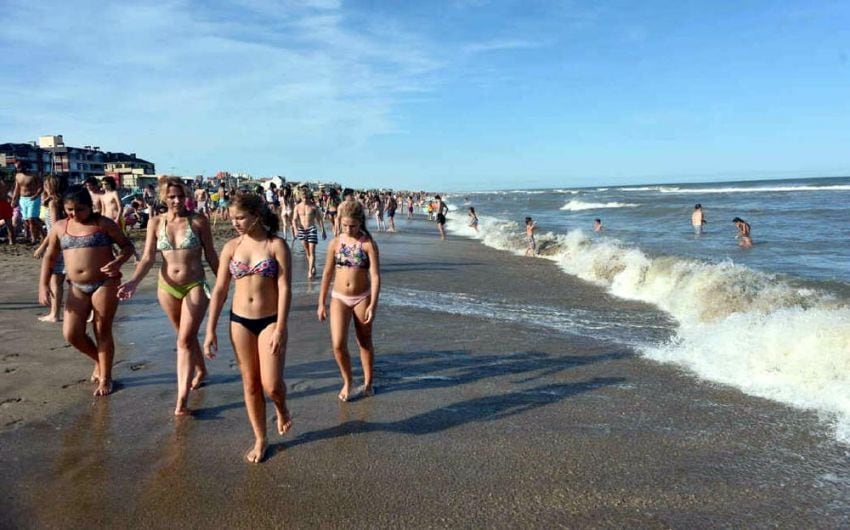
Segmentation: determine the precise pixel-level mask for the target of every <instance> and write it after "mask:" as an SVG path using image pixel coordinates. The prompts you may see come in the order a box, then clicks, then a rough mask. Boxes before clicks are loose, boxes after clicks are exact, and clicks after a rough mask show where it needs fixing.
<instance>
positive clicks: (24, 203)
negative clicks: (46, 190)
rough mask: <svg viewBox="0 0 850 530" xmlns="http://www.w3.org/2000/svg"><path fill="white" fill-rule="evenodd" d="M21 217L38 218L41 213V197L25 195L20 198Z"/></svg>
mask: <svg viewBox="0 0 850 530" xmlns="http://www.w3.org/2000/svg"><path fill="white" fill-rule="evenodd" d="M19 204H20V207H21V217H22V218H23V220H24V221H26V220H27V219H38V215H39V213H41V197H37V196H36V197H24V196H21V198H20V202H19Z"/></svg>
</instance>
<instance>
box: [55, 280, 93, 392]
mask: <svg viewBox="0 0 850 530" xmlns="http://www.w3.org/2000/svg"><path fill="white" fill-rule="evenodd" d="M90 311H91V297H90V296H89V295H87V294H85V293H83V292H81V291H79V290H78V289H75V288H73V287H72V288H71V289H69V290H68V301H67V302H66V303H65V316H64V321H63V323H62V335H63V336H64V337H65V340H67V341H68V342H69V343H70V344H71V346H73V347H74V348H76V349H77V350H79V351H80V352H82V353H83V354H84V355H86V356H87V357H88V358H89V359H91V360H92V362H93V363H94V370H93V371H92V375H91V381H92V383H96V382H97V380H98V379H99V373H100V372H99V370H98V355H97V346H96V345H95V343H94V341H93V340H91V337H89V336H88V335H87V334H86V320H87V319H88V315H89V312H90Z"/></svg>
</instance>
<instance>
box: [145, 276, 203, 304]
mask: <svg viewBox="0 0 850 530" xmlns="http://www.w3.org/2000/svg"><path fill="white" fill-rule="evenodd" d="M156 285H157V287H159V288H160V289H162V290H163V291H165V292H166V293H168V294H170V295H171V296H172V297H173V298H176V299H178V300H182V299H184V298H186V295H187V294H189V291H191V290H192V289H194V288H195V287H198V286H201V287H203V288H204V294H206V295H207V298H209V297H210V286H209V284H207V280H206V278H201V279H200V280H195V281H193V282H189V283H184V284H181V285H171V284H170V283H166V282H165V280H163V279H162V277H160V278H159V281H158V282H157V283H156Z"/></svg>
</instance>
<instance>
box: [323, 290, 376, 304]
mask: <svg viewBox="0 0 850 530" xmlns="http://www.w3.org/2000/svg"><path fill="white" fill-rule="evenodd" d="M371 294H372V290H371V289H367V290H366V291H364V292H362V293H360V294H357V295H354V296H348V295H347V294H340V293H338V292H336V291H331V298H336V299H337V300H339V301H340V302H342V303H343V304H345V305H347V306H348V307H354V306H356V305H357V304H359V303H360V302H362V301H363V300H365V299H367V298H369V295H371Z"/></svg>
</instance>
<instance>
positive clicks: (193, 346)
mask: <svg viewBox="0 0 850 530" xmlns="http://www.w3.org/2000/svg"><path fill="white" fill-rule="evenodd" d="M61 188H62V186H61V183H60V181H59V179H57V178H56V177H54V176H52V175H47V176H46V177H44V178H43V179H41V178H39V177H37V176H34V175H29V174H26V173H25V172H24V171H23V170H22V168H21V167H20V166H18V168H17V174H16V178H15V184H14V191H13V193H12V195H11V198H10V197H9V190H8V187H7V186H6V183H5V182H3V181H2V179H0V223H2V224H0V229H3V230H5V235H6V236H7V237H8V242H9V244H14V243H15V237H19V238H21V239H24V240H26V241H29V242H30V243H32V244H37V245H38V247H37V248H36V249H35V251H34V256H35V257H36V258H37V259H40V260H41V273H40V275H39V285H38V300H39V303H40V304H42V305H44V306H48V307H49V308H50V309H49V312H48V313H47V314H46V315H44V316H42V317H40V319H41V320H43V321H53V322H59V321H61V322H62V333H63V336H64V338H65V339H66V340H67V341H68V342H69V343H70V344H71V345H72V346H74V347H75V348H76V349H77V350H79V351H80V352H82V353H83V354H84V355H86V356H87V357H88V358H89V359H90V360H91V361H92V364H93V369H92V372H91V376H90V380H91V382H92V383H93V384H94V385H95V390H94V395H96V396H107V395H109V394H111V393H112V391H113V389H114V383H113V378H112V367H113V359H114V355H115V346H114V339H113V335H112V325H113V321H114V317H115V314H116V311H117V308H118V304H119V302H120V301H123V300H129V299H130V298H132V297H133V296H134V295H135V294H136V291H137V289H138V287H139V285H140V284H141V283H142V282H143V281H144V279H145V278H146V277H147V275H148V273H149V272H150V270H151V269H152V268H153V267H154V265H156V263H157V261H159V272H158V275H157V276H158V277H157V291H156V293H157V294H156V296H157V300H158V302H159V305H160V307H161V308H162V310H163V312H164V313H165V315H166V317H167V318H168V321H169V322H170V323H171V325H172V327H173V329H174V332H175V335H176V352H177V355H176V374H177V395H176V402H175V407H174V414H175V415H176V416H186V415H189V414H190V409H189V405H188V402H189V395H190V393H191V392H192V391H193V390H195V389H198V388H199V387H201V386H202V385H203V384H204V381H205V379H206V377H207V373H208V371H207V367H206V361H205V359H211V358H214V357H215V356H216V353H217V352H218V349H219V344H218V337H217V327H218V321H219V318H220V316H221V312H222V310H223V307H224V305H225V302H226V300H227V298H228V294H229V291H230V284H231V283H233V284H234V291H233V299H232V302H231V309H230V314H229V321H230V326H229V331H230V342H231V345H232V347H233V351H234V354H235V357H236V359H237V362H238V365H239V368H240V372H241V375H242V383H243V390H244V400H245V405H246V409H247V413H248V417H249V420H250V423H251V427H252V429H253V431H254V438H255V443H254V445H253V446H252V447H251V449H250V450H249V451H248V452H247V454H246V459H247V460H248V461H250V462H260V461H262V460H263V458H264V454H265V449H266V446H267V441H266V440H267V437H266V430H267V429H266V415H265V407H266V401H265V396H267V397H268V398H269V399H270V400H271V401H272V403H273V406H274V409H275V413H276V418H277V422H276V423H277V425H276V427H277V431H278V433H279V434H281V435H283V434H285V433H286V432H287V431H288V430H289V429H290V428H291V425H292V415H291V414H290V412H289V409H288V407H287V404H286V385H285V383H284V361H285V354H286V343H287V322H288V318H289V313H290V306H291V299H292V256H291V250H290V247H289V244H290V242H291V243H292V244H295V242H296V241H300V243H301V245H302V247H303V249H304V255H305V259H306V269H307V277H308V279H313V278H315V277H316V274H317V256H316V246H317V244H318V237H319V233H320V232H321V236H322V239H327V237H328V233H329V232H330V234H331V236H332V239H331V241H330V242H329V243H328V246H327V256H326V259H325V262H324V266H323V270H322V274H321V280H320V288H319V295H318V300H317V309H316V316H317V319H318V320H319V321H320V322H323V321H325V320H329V321H330V340H331V348H332V351H333V356H334V359H335V361H336V363H337V366H338V369H339V371H340V376H341V378H342V387H341V388H340V390H339V392H338V394H337V397H338V399H339V400H340V401H342V402H348V401H350V400H352V399H355V398H362V397H368V396H371V395H373V394H374V391H375V387H374V381H373V365H374V354H375V349H374V345H373V342H372V326H373V323H374V320H375V315H376V312H377V307H378V299H379V296H380V289H381V274H380V257H379V250H378V244H377V243H376V241H375V240H374V238H373V237H372V235H371V233H370V231H369V229H368V228H367V219H368V218H369V217H372V218H373V219H374V223H375V224H374V226H375V229H376V230H377V231H386V232H394V231H396V230H397V225H396V223H395V216H396V213H397V212H398V210H399V209H402V210H406V214H407V219H412V218H413V216H414V212H415V209H416V208H419V209H420V211H421V212H422V213H423V214H426V215H427V218H428V219H429V220H430V221H433V222H435V223H436V225H437V231H438V233H439V236H440V238H441V239H445V238H446V232H445V224H446V216H447V214H448V213H449V207H448V205H447V204H446V203H445V201H444V200H443V199H442V197H441V196H440V195H433V196H429V195H427V194H425V193H424V192H401V193H399V192H391V191H355V190H353V189H350V188H345V189H341V188H338V187H335V186H314V187H310V186H308V185H306V184H305V185H300V186H294V187H293V186H292V185H290V184H286V185H282V186H280V187H278V186H277V185H276V184H274V183H268V184H267V186H261V185H252V186H251V187H244V186H243V187H242V188H235V187H231V188H230V189H228V188H227V187H226V186H225V185H224V184H220V185H218V186H217V188H216V189H212V188H207V187H206V186H196V187H195V188H194V189H193V188H192V187H191V186H190V185H189V184H187V182H186V181H184V180H183V179H180V178H178V177H161V178H160V179H159V182H158V189H157V188H156V187H155V186H154V185H148V186H146V187H145V188H144V189H143V190H141V191H140V192H139V193H136V194H132V195H130V196H129V201H128V200H126V199H127V198H126V197H125V200H124V201H122V199H121V197H120V196H119V192H118V188H117V185H116V181H115V180H114V179H113V178H111V177H108V176H107V177H103V178H102V179H100V180H99V181H98V179H96V178H89V179H86V180H85V182H84V184H83V185H82V186H73V187H70V188H69V189H67V190H64V192H63V190H62V189H61ZM125 203H126V204H125ZM468 210H469V211H468V225H469V226H470V227H472V228H473V229H475V230H476V231H478V225H479V219H478V213H477V212H476V210H475V207H473V206H469V208H468ZM16 212H19V221H17V222H16V221H15V217H16ZM219 222H222V223H229V224H230V225H231V226H232V228H233V229H234V231H235V232H236V236H235V237H233V238H232V239H230V240H229V241H227V242H226V243H225V244H224V245H223V247H222V248H220V249H217V248H216V246H215V242H214V238H213V227H214V226H215V225H216V224H217V223H219ZM706 222H707V221H706V219H705V215H704V212H703V210H702V206H701V205H700V204H697V205H696V206H695V208H694V212H693V214H692V224H693V227H694V231H695V233H696V234H700V233H702V227H703V225H704V224H705V223H706ZM734 223H735V225H736V227H737V230H738V233H739V239H740V240H741V243H740V244H741V245H742V246H746V247H749V246H752V240H751V239H750V226H749V224H748V223H746V221H744V220H742V219H740V218H738V217H736V218H735V219H734ZM536 230H537V223H536V222H535V221H534V219H532V218H531V217H526V218H525V233H524V236H525V242H526V252H525V253H526V255H527V256H534V255H536V254H537V251H538V249H537V242H536V240H535V232H536ZM142 231H144V238H143V243H142V245H141V252H139V251H137V250H136V248H135V245H134V244H133V242H132V238H131V237H130V236H131V235H133V234H134V233H135V234H136V237H137V238H138V236H139V235H140V234H141V233H142ZM594 231H596V232H601V231H602V221H601V219H596V220H595V222H594ZM132 258H135V266H134V270H133V273H132V275H131V276H130V277H129V278H128V279H126V280H125V281H123V282H122V273H121V267H122V265H124V264H125V263H126V262H128V261H129V260H130V259H132ZM204 262H205V263H206V265H207V266H209V268H210V270H211V271H212V273H213V274H214V275H215V281H214V282H208V280H207V277H206V273H205V267H204ZM66 282H67V284H68V287H67V288H66V287H65V283H66ZM63 306H64V310H63ZM205 318H206V328H205V331H204V337H203V341H201V338H200V331H201V325H202V323H203V322H204V319H205ZM89 323H91V326H92V332H93V336H90V335H89V334H88V333H87V326H88V324H89ZM352 323H353V326H354V330H355V338H356V341H357V344H358V347H359V357H360V361H361V365H362V372H363V381H362V384H360V385H356V384H355V382H354V378H353V374H352V367H351V359H350V357H351V356H350V353H349V351H348V346H347V343H348V336H349V331H350V327H351V325H352Z"/></svg>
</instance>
